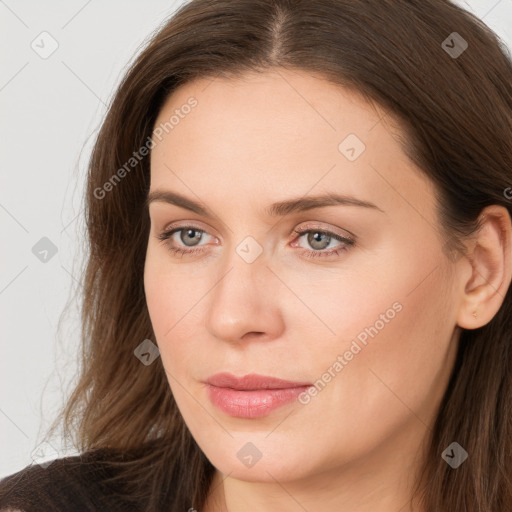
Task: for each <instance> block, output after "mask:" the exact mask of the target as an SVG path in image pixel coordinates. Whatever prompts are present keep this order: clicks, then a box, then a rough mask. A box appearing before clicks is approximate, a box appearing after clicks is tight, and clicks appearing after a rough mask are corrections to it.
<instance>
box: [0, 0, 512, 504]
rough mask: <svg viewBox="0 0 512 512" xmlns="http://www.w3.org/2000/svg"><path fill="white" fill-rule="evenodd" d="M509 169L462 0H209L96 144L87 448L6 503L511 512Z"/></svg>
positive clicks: (498, 102) (488, 80)
mask: <svg viewBox="0 0 512 512" xmlns="http://www.w3.org/2000/svg"><path fill="white" fill-rule="evenodd" d="M511 187H512V63H511V61H510V60H509V58H508V57H507V55H506V54H505V52H504V49H503V47H502V45H501V44H500V42H499V40H498V39H497V37H496V35H495V34H493V33H492V32H491V31H490V29H488V28H487V27H486V26H485V25H484V24H483V23H482V22H481V21H479V20H478V19H476V18H475V17H474V16H472V15H471V14H469V13H467V12H465V11H463V10H462V9H460V8H459V7H456V6H455V5H453V4H452V3H450V2H448V1H442V2H440V1H434V0H411V1H408V2H404V1H402V0H385V1H382V0H379V1H363V0H346V1H342V0H314V1H311V0H308V1H290V0H257V1H253V0H251V1H246V0H242V1H240V0H237V1H228V0H220V1H219V0H216V1H204V0H196V1H192V2H190V3H188V4H186V5H185V6H183V7H182V8H181V9H180V10H179V11H178V12H177V13H176V14H175V15H174V16H173V17H172V18H171V19H170V20H169V21H168V22H167V23H166V24H165V25H164V26H163V28H162V29H161V30H160V31H159V32H158V33H157V34H156V35H155V36H154V37H153V39H152V40H151V42H150V43H149V44H148V46H147V47H146V48H145V49H144V51H143V52H142V53H141V55H140V56H139V57H138V58H137V60H136V62H135V63H134V64H133V66H132V67H131V69H130V70H129V71H128V73H127V74H126V76H125V78H124V80H123V82H122V83H121V85H120V87H119V89H118V91H117V94H116V95H115V98H114V99H113V102H112V104H111V106H110V109H109V112H108V115H107V116H106V119H105V121H104V124H103V126H102V129H101V132H100V134H99V136H98V139H97V141H96V144H95V147H94V150H93V154H92V157H91V162H90V167H89V175H88V183H87V197H86V205H87V209H86V215H87V226H88V235H89V242H90V258H89V260H88V265H87V269H86V281H85V296H84V303H83V312H84V324H83V356H82V364H83V371H82V374H81V377H80V381H79V383H78V386H77V387H76V389H75V390H74V393H73V394H72V395H71V397H70V398H69V402H68V403H67V404H66V408H65V410H64V411H63V414H62V419H63V420H64V426H65V427H66V433H67V434H68V435H73V434H75V437H76V446H77V448H78V449H79V450H80V452H81V453H82V456H81V457H73V458H68V459H58V460H56V461H54V462H53V463H52V464H50V465H49V466H48V467H46V468H42V467H37V466H34V467H28V468H25V469H24V470H22V471H21V472H19V473H16V474H15V475H11V476H10V477H8V478H7V479H4V480H3V482H2V484H1V486H0V489H1V491H0V496H1V500H0V503H1V505H2V506H3V507H4V510H6V509H8V508H9V507H10V508H11V509H13V508H16V507H17V508H18V509H24V510H43V509H47V508H50V507H54V509H56V510H71V509H72V510H146V511H160V510H162V511H164V510H165V511H169V510H172V511H185V510H189V511H193V510H198V511H207V512H213V511H225V510H227V511H237V512H240V511H245V510H251V511H258V510H265V511H268V510H280V511H283V510H287V511H295V510H297V511H299V510H308V511H316V510H322V511H331V510H332V511H334V510H336V511H338V510H344V511H347V512H353V511H356V510H357V511H358V512H362V511H374V512H391V511H393V512H395V511H398V510H400V511H415V512H430V511H449V510H450V511H451V510H459V511H477V510H478V511H486V512H491V511H492V512H498V511H505V510H512V484H511V482H512V479H511V469H510V468H511V454H512V445H511V443H512V422H511V416H510V408H511V406H512V376H511V372H510V368H511V365H512V350H511V347H510V340H511V331H512V325H511V323H510V317H511V314H512V305H511V301H512V297H511V292H510V282H511V279H512V261H511V260H512V249H511V247H512V244H511V231H512V227H511V220H510V211H511V198H512V188H511ZM56 424H57V423H56ZM43 504H44V506H43ZM45 507H46V508H45Z"/></svg>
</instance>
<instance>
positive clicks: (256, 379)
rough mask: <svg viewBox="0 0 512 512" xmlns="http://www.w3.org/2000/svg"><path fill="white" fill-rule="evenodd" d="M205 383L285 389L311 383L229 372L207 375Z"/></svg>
mask: <svg viewBox="0 0 512 512" xmlns="http://www.w3.org/2000/svg"><path fill="white" fill-rule="evenodd" d="M206 383H208V384H211V385H212V386H216V387H219V388H231V389H237V390H256V389H286V388H297V387H303V386H311V385H312V384H311V383H309V382H294V381H290V380H283V379H278V378H276V377H269V376H266V375H258V374H256V373H251V374H249V375H244V376H243V377H236V376H235V375H233V374H231V373H216V374H215V375H212V376H211V377H209V378H208V379H207V380H206Z"/></svg>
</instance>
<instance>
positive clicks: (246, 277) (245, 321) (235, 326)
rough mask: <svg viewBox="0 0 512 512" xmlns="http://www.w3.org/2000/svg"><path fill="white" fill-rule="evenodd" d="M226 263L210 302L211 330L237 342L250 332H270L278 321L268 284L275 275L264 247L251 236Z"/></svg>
mask: <svg viewBox="0 0 512 512" xmlns="http://www.w3.org/2000/svg"><path fill="white" fill-rule="evenodd" d="M224 263H225V264H224V265H223V266H222V272H221V273H220V276H219V280H218V282H217V284H216V285H215V286H214V289H213V290H212V294H211V299H210V302H209V308H210V311H209V314H208V328H209V330H210V331H211V333H212V334H213V335H214V336H215V337H217V338H219V339H225V340H233V341H234V340H237V341H238V340H239V339H241V338H242V336H244V334H245V333H247V332H267V333H268V331H269V330H271V329H272V328H273V327H272V326H273V324H274V322H275V318H274V320H272V316H274V315H275V311H274V310H273V308H274V306H275V304H272V300H271V297H272V296H271V295H270V290H271V288H270V285H269V284H268V281H270V280H272V278H273V274H272V272H271V271H270V270H269V268H267V265H268V260H267V258H266V257H265V252H264V250H263V246H262V245H261V244H260V243H259V242H258V241H257V240H256V239H255V238H254V237H252V236H247V237H245V238H244V239H242V241H241V242H240V243H239V244H238V245H236V246H234V247H233V248H232V249H231V250H230V253H229V254H227V255H226V259H225V262H224Z"/></svg>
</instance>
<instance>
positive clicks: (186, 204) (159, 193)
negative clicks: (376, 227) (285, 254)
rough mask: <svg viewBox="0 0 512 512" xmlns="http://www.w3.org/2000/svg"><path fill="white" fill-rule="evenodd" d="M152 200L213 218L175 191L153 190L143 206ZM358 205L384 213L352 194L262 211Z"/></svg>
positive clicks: (309, 199) (275, 214)
mask: <svg viewBox="0 0 512 512" xmlns="http://www.w3.org/2000/svg"><path fill="white" fill-rule="evenodd" d="M153 202H163V203H168V204H173V205H175V206H179V207H181V208H185V209H186V210H190V211H191V212H194V213H197V214H198V215H203V216H206V217H211V218H215V217H216V215H214V214H213V213H212V212H211V211H210V210H209V209H208V208H207V207H205V206H203V205H202V204H200V203H198V202H196V201H193V200H192V199H189V198H188V197H185V196H182V195H181V194H178V193H177V192H171V191H170V190H159V189H157V190H153V191H152V192H150V193H149V194H148V196H147V198H146V202H145V206H146V207H149V205H150V204H151V203H153ZM338 205H342V206H360V207H363V208H369V209H375V210H379V211H381V212H382V213H385V212H384V210H382V209H381V208H379V207H378V206H377V205H376V204H373V203H371V202H369V201H362V200H360V199H357V198H355V197H352V196H347V195H339V194H323V195H317V196H303V197H299V198H294V199H287V200H285V201H279V202H277V203H273V204H271V205H270V206H269V207H267V208H265V210H264V213H266V214H267V215H268V216H269V217H282V216H285V215H290V214H291V213H294V212H302V211H306V210H312V209H314V208H322V207H325V206H338Z"/></svg>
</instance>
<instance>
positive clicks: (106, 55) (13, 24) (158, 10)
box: [0, 0, 512, 477]
mask: <svg viewBox="0 0 512 512" xmlns="http://www.w3.org/2000/svg"><path fill="white" fill-rule="evenodd" d="M182 3H183V1H182V0H176V1H175V2H171V1H164V0H152V1H151V2H148V1H146V2H143V1H142V0H137V1H135V0H132V1H126V0H125V1H121V0H109V1H106V0H103V1H101V0H88V1H81V2H79V1H67V2H65V1H64V0H62V1H60V2H59V1H51V0H45V1H36V0H32V1H28V0H19V1H15V0H5V1H3V0H0V48H1V49H2V53H1V58H2V66H1V69H0V102H1V109H2V115H1V118H0V119H1V122H0V130H1V132H0V145H1V152H0V155H1V166H0V172H1V176H2V182H3V185H2V187H1V189H0V221H1V230H0V237H1V239H0V247H1V250H2V264H1V266H0V308H1V312H2V316H1V318H2V321H1V324H0V329H1V339H0V343H1V357H0V477H2V476H5V475H7V474H11V473H13V472H15V471H18V470H20V469H22V468H23V467H25V466H27V465H28V464H31V463H32V462H33V461H37V462H39V463H41V461H42V460H50V459H53V458H56V457H60V456H64V455H72V454H75V453H76V452H74V451H73V450H72V449H70V448H69V447H66V446H65V445H64V444H63V443H62V442H61V440H60V439H58V438H57V439H55V440H52V442H51V447H53V448H54V449H55V452H52V450H51V447H48V446H46V445H44V446H43V447H42V448H43V449H42V454H39V452H41V450H37V449H36V448H37V447H38V446H40V442H41V438H42V435H43V434H44V431H45V429H46V427H47V426H48V425H49V424H50V422H51V420H52V419H53V418H54V415H55V414H56V412H57V411H58V409H59V407H60V405H61V403H62V400H63V398H64V395H65V394H66V393H67V392H68V391H69V390H70V387H71V386H72V384H73V383H74V379H75V377H76V369H77V366H76V355H75V354H76V352H77V350H78V340H79V321H78V320H79V317H78V308H77V303H76V301H75V302H71V306H70V309H69V310H68V312H67V314H66V315H65V316H64V317H62V321H61V325H60V330H59V331H58V328H59V319H60V318H61V314H62V312H63V310H64V307H65V305H66V303H67V302H68V300H71V299H72V296H71V293H72V291H74V290H75V289H77V288H78V289H80V284H79V283H78V281H79V279H80V272H79V270H80V264H81V261H82V259H83V257H84V255H83V251H82V250H81V243H82V242H81V232H82V229H83V218H82V203H81V199H82V193H83V185H84V176H85V170H86V165H87V160H88V157H89V153H90V149H91V144H92V142H93V139H94V136H95V135H96V133H97V129H98V128H99V125H100V122H101V120H102V117H103V115H104V114H105V105H106V104H107V102H108V100H109V99H110V98H111V96H112V95H113V93H114V91H115V88H116V86H117V84H118V83H119V80H120V79H121V76H122V74H123V72H124V70H125V69H126V67H127V66H128V64H129V63H130V62H132V60H133V58H134V56H135V54H136V53H137V52H138V50H139V49H140V45H141V44H143V43H144V42H145V41H146V40H147V39H148V38H149V37H150V36H151V34H152V33H153V32H154V31H155V30H156V29H157V28H158V27H159V26H160V24H161V23H163V21H164V20H165V19H166V18H168V17H169V16H170V15H171V14H172V13H173V12H174V11H175V10H176V8H177V7H178V6H179V5H181V4H182ZM457 3H459V4H460V5H462V6H464V7H466V8H467V9H468V10H471V11H473V12H474V13H476V14H477V15H478V16H479V17H480V18H482V19H484V21H485V22H486V23H487V24H488V25H489V26H490V27H491V28H492V29H493V30H495V31H496V32H497V33H498V34H499V35H500V36H501V37H502V39H503V41H504V42H505V43H506V44H507V45H508V46H509V47H512V0H473V1H469V0H468V1H467V2H464V1H457ZM453 30H454V31H457V27H453ZM44 31H46V32H48V33H49V34H51V37H52V38H53V39H55V41H56V42H57V44H58V48H57V49H56V51H55V52H54V53H53V54H52V55H50V56H49V57H48V58H41V57H40V55H39V54H38V53H36V51H34V49H33V48H32V47H31V44H34V46H35V45H39V46H38V51H39V52H43V51H45V50H46V51H47V50H48V49H50V48H51V44H52V41H51V40H50V39H49V38H48V36H40V34H41V33H42V32H44ZM447 35H448V34H447ZM33 41H35V42H34V43H33ZM41 41H43V42H41ZM43 237H47V238H48V239H50V240H51V241H52V243H53V244H54V245H55V246H56V247H57V253H56V254H55V255H54V256H53V257H51V258H49V259H48V261H47V262H45V263H44V262H42V261H40V260H39V259H38V258H37V257H36V256H35V255H34V254H33V252H32V248H33V246H34V245H35V244H36V243H37V242H39V240H40V239H41V238H43Z"/></svg>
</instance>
